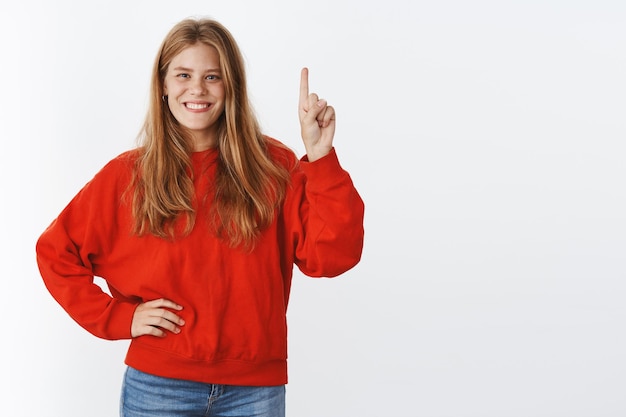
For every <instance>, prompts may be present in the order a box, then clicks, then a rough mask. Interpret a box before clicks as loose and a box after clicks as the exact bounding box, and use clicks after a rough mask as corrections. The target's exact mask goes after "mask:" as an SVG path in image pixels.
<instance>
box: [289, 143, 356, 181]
mask: <svg viewBox="0 0 626 417" xmlns="http://www.w3.org/2000/svg"><path fill="white" fill-rule="evenodd" d="M300 166H301V167H302V171H303V172H304V174H305V175H306V177H307V182H309V183H311V182H314V183H318V181H319V183H323V184H332V183H336V182H337V181H338V179H339V178H343V177H344V175H346V172H345V171H344V170H343V168H342V167H341V165H340V164H339V158H338V157H337V152H335V148H334V147H333V148H331V150H330V152H329V153H328V154H327V155H325V156H323V157H322V158H320V159H318V160H316V161H313V162H309V159H308V157H307V156H306V155H304V156H303V157H302V158H301V159H300Z"/></svg>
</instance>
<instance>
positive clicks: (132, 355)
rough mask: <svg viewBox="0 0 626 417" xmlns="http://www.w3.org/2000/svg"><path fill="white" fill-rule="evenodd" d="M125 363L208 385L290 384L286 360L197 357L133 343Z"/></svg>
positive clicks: (144, 369)
mask: <svg viewBox="0 0 626 417" xmlns="http://www.w3.org/2000/svg"><path fill="white" fill-rule="evenodd" d="M125 363H126V365H128V366H130V367H132V368H135V369H137V370H140V371H142V372H145V373H148V374H152V375H157V376H161V377H165V378H176V379H184V380H190V381H197V382H204V383H208V384H221V385H240V386H274V385H283V384H286V383H287V360H282V359H279V360H271V361H266V362H251V361H242V360H236V359H222V360H215V361H205V360H196V359H190V358H185V357H181V356H178V355H176V354H172V353H170V352H165V351H162V350H158V349H154V348H152V347H150V346H146V345H143V344H140V343H131V345H130V347H129V349H128V352H127V354H126V360H125Z"/></svg>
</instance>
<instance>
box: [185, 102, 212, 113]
mask: <svg viewBox="0 0 626 417" xmlns="http://www.w3.org/2000/svg"><path fill="white" fill-rule="evenodd" d="M183 106H184V107H185V110H187V111H189V112H192V113H203V112H205V111H208V110H209V109H210V108H211V106H212V103H209V102H208V101H198V100H193V101H185V102H183Z"/></svg>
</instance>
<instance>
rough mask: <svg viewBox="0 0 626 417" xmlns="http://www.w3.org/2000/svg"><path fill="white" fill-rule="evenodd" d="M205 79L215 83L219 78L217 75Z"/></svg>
mask: <svg viewBox="0 0 626 417" xmlns="http://www.w3.org/2000/svg"><path fill="white" fill-rule="evenodd" d="M206 79H207V80H210V81H215V80H218V79H219V77H218V76H217V75H207V76H206Z"/></svg>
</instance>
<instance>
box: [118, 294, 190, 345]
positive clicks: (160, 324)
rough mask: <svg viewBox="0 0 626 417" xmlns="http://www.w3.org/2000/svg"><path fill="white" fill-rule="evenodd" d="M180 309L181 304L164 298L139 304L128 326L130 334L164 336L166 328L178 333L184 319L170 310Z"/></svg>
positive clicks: (135, 335) (133, 335)
mask: <svg viewBox="0 0 626 417" xmlns="http://www.w3.org/2000/svg"><path fill="white" fill-rule="evenodd" d="M182 309H183V307H182V306H180V305H178V304H176V303H175V302H173V301H170V300H166V299H164V298H160V299H158V300H152V301H147V302H145V303H143V304H139V305H138V306H137V308H136V309H135V314H134V315H133V322H132V324H131V326H130V334H131V336H132V337H138V336H143V335H152V336H156V337H165V336H166V335H167V333H166V332H165V331H166V330H167V331H169V332H172V333H175V334H178V333H180V326H183V325H184V324H185V321H184V320H183V319H182V318H181V317H180V316H178V315H177V314H175V313H174V312H172V310H175V311H176V310H178V311H180V310H182Z"/></svg>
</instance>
